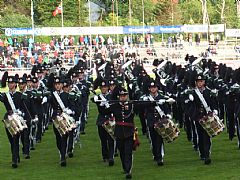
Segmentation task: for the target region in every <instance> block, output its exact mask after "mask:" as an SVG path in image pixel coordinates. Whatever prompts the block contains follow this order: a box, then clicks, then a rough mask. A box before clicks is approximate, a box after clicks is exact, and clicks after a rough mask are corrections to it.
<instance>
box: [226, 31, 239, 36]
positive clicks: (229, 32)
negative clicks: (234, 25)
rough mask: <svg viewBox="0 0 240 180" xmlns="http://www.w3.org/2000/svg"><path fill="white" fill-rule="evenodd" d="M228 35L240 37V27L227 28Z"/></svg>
mask: <svg viewBox="0 0 240 180" xmlns="http://www.w3.org/2000/svg"><path fill="white" fill-rule="evenodd" d="M225 36H226V37H240V29H226V31H225Z"/></svg>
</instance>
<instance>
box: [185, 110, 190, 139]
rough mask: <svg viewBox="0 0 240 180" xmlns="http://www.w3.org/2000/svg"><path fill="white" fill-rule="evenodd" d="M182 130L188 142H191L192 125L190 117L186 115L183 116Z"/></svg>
mask: <svg viewBox="0 0 240 180" xmlns="http://www.w3.org/2000/svg"><path fill="white" fill-rule="evenodd" d="M184 128H185V131H186V134H187V139H188V141H192V125H191V120H190V117H189V116H188V115H187V114H185V116H184Z"/></svg>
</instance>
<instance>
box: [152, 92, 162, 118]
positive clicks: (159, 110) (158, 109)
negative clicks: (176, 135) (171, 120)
mask: <svg viewBox="0 0 240 180" xmlns="http://www.w3.org/2000/svg"><path fill="white" fill-rule="evenodd" d="M148 99H149V100H150V101H155V100H154V98H153V97H152V96H151V95H149V96H148ZM155 109H156V110H157V112H158V114H159V115H160V117H161V118H162V117H163V116H165V114H164V112H163V111H162V109H161V108H160V107H159V106H155Z"/></svg>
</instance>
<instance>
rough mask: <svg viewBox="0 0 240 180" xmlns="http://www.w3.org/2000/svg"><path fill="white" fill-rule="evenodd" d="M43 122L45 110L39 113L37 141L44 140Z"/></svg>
mask: <svg viewBox="0 0 240 180" xmlns="http://www.w3.org/2000/svg"><path fill="white" fill-rule="evenodd" d="M43 122H44V116H43V112H41V113H38V122H37V136H36V141H41V140H42V133H43Z"/></svg>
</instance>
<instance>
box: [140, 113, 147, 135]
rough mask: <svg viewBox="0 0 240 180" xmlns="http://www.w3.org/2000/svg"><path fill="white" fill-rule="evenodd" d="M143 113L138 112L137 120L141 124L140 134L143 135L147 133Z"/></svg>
mask: <svg viewBox="0 0 240 180" xmlns="http://www.w3.org/2000/svg"><path fill="white" fill-rule="evenodd" d="M144 113H145V112H144V111H139V113H138V114H139V119H140V122H141V126H142V133H143V134H145V133H146V132H147V125H146V118H145V116H144Z"/></svg>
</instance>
